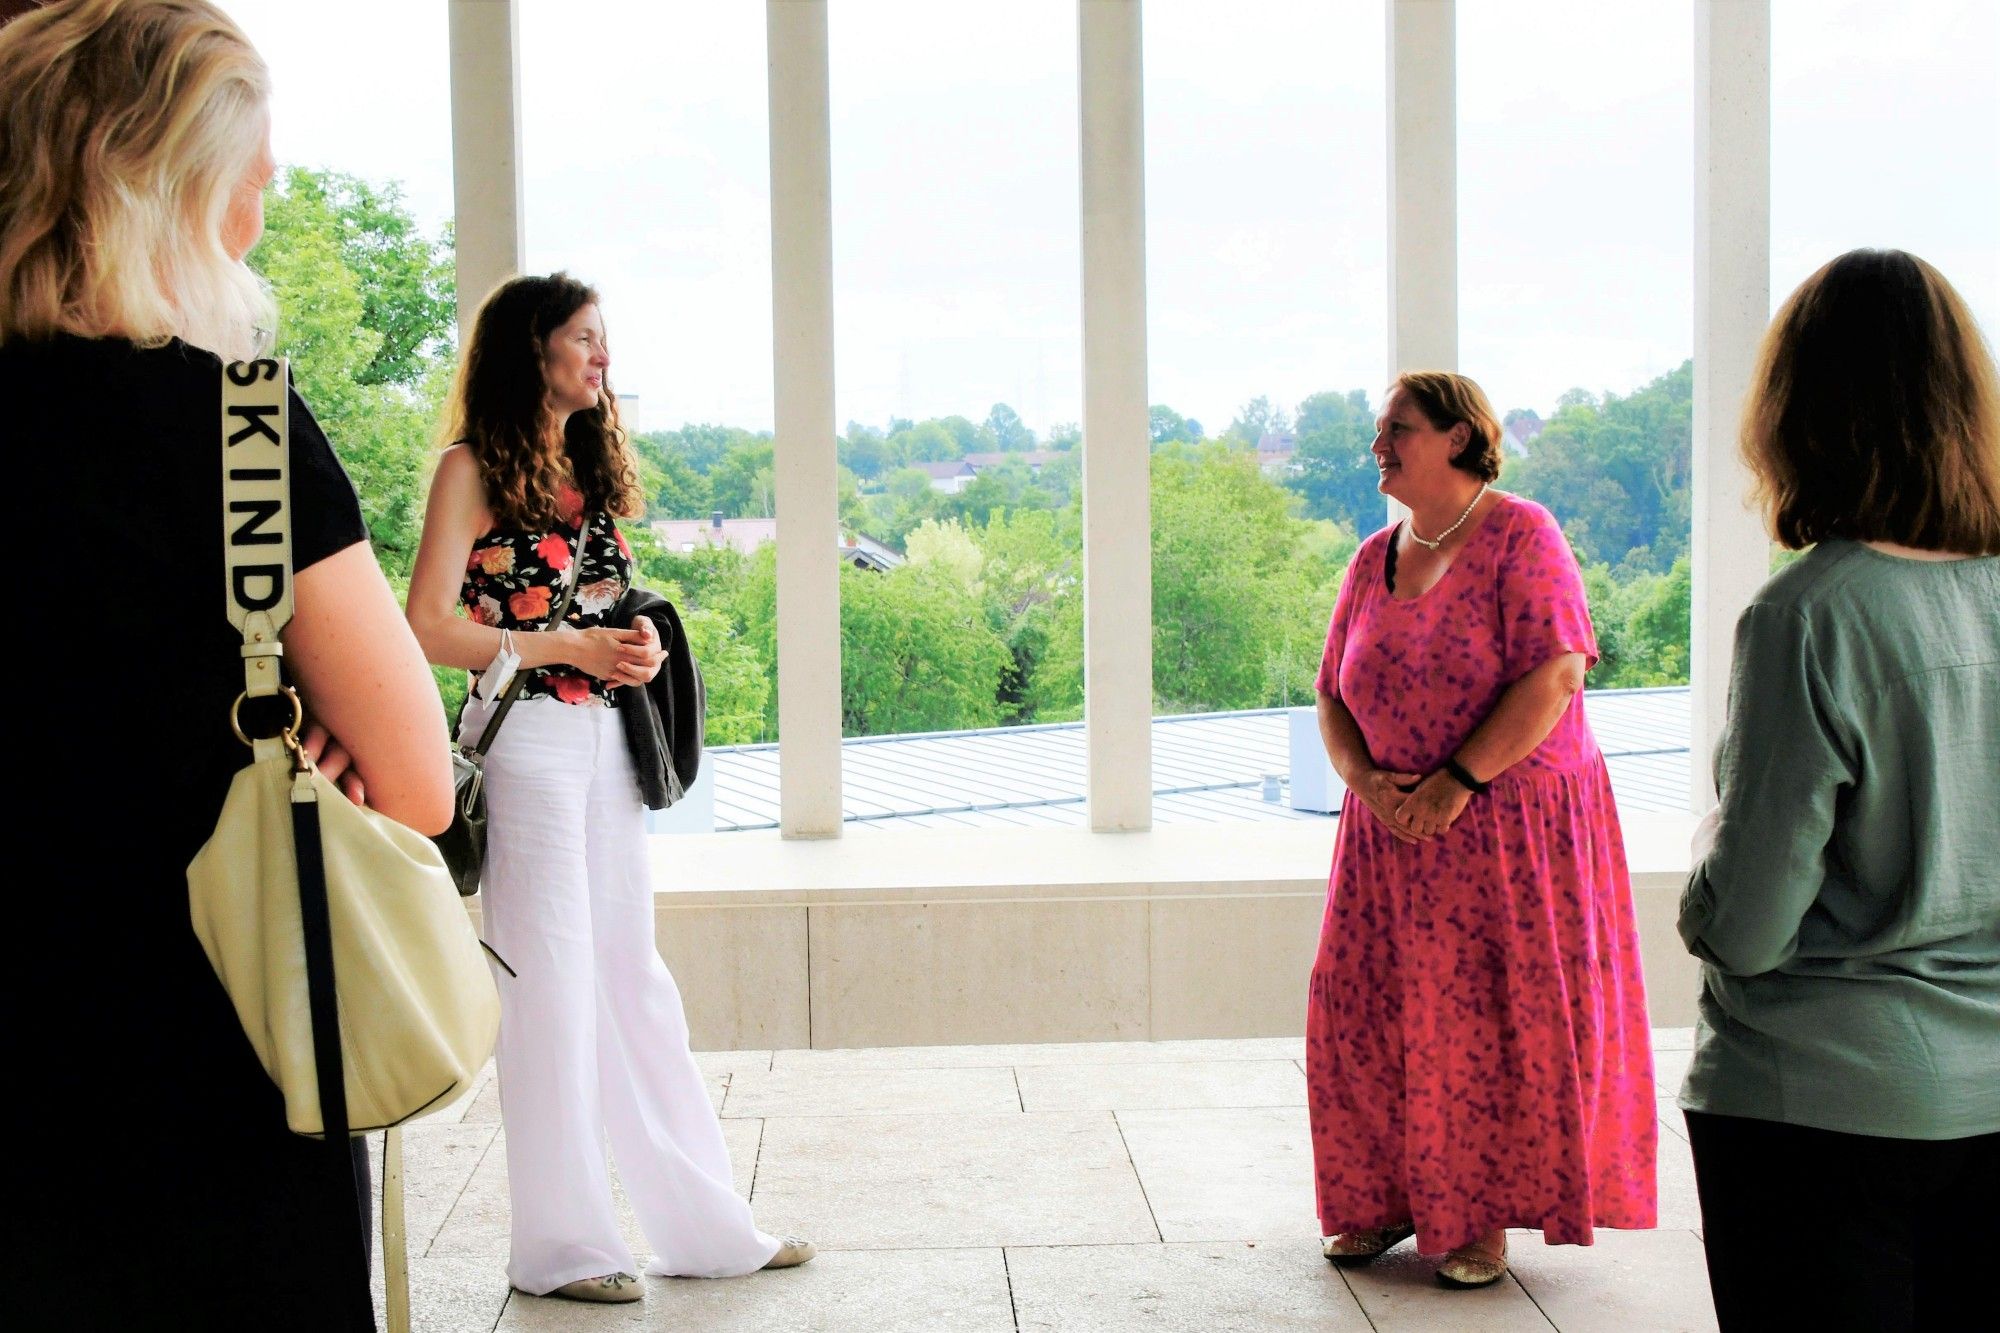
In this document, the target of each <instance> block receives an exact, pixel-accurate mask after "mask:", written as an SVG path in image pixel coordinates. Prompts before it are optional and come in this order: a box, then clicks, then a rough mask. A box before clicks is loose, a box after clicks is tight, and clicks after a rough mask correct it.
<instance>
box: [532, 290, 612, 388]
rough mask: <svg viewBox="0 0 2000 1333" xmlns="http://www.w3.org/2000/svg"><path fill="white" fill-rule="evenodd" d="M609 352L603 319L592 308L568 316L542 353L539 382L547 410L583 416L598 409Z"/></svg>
mask: <svg viewBox="0 0 2000 1333" xmlns="http://www.w3.org/2000/svg"><path fill="white" fill-rule="evenodd" d="M610 368H611V348H610V345H609V344H608V343H606V341H605V339H604V316H603V315H602V314H600V313H599V312H598V309H597V307H596V306H595V305H587V306H584V307H583V308H582V309H580V310H578V311H577V312H576V313H575V314H574V315H571V316H570V317H569V319H568V321H567V322H565V323H564V324H563V325H562V327H560V328H558V329H557V330H556V331H555V332H554V333H551V334H550V335H549V340H548V342H547V344H546V345H544V347H543V349H542V378H543V381H544V382H545V383H546V384H547V386H548V393H549V406H550V407H552V408H554V409H555V410H556V411H557V412H561V413H569V412H585V411H588V410H590V409H591V408H593V407H596V406H597V399H598V395H599V393H601V392H602V391H603V389H604V373H605V371H607V370H609V369H610Z"/></svg>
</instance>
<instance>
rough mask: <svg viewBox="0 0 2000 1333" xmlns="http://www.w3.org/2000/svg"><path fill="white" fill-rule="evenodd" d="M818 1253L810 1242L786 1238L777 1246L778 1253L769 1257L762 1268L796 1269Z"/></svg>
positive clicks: (792, 1237) (795, 1237) (796, 1238)
mask: <svg viewBox="0 0 2000 1333" xmlns="http://www.w3.org/2000/svg"><path fill="white" fill-rule="evenodd" d="M818 1253H819V1251H818V1250H816V1249H814V1248H813V1243H812V1242H811V1241H809V1240H800V1239H799V1238H798V1237H797V1236H787V1237H785V1240H784V1243H783V1244H781V1245H779V1246H778V1252H777V1253H776V1254H774V1255H772V1256H771V1257H770V1259H769V1260H768V1261H767V1262H766V1263H765V1264H764V1267H766V1268H797V1267H798V1266H799V1265H800V1264H802V1263H804V1262H805V1261H806V1260H808V1259H810V1258H812V1257H813V1256H814V1255H815V1254H818Z"/></svg>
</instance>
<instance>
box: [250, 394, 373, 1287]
mask: <svg viewBox="0 0 2000 1333" xmlns="http://www.w3.org/2000/svg"><path fill="white" fill-rule="evenodd" d="M290 385H291V367H290V366H289V365H288V364H287V363H286V362H285V361H284V360H283V359H278V358H266V359H263V360H258V361H251V362H232V363H228V364H225V365H224V366H223V368H222V512H223V552H224V555H223V573H224V582H225V584H226V585H227V586H226V592H227V598H226V605H227V608H228V612H229V619H230V623H231V624H233V625H235V626H236V627H237V628H238V629H239V630H240V631H242V634H243V647H242V655H243V670H244V695H245V697H257V696H267V695H276V694H289V695H290V696H291V700H292V705H293V708H294V710H295V711H294V714H293V725H294V727H296V726H297V724H298V720H299V716H300V715H299V713H298V712H297V711H296V710H297V709H298V706H299V705H298V696H297V695H296V694H295V693H293V692H292V691H291V690H290V689H289V688H288V687H286V685H285V684H284V679H283V670H282V665H281V663H282V658H283V652H284V648H283V644H282V643H281V642H280V641H279V639H278V634H279V632H280V631H282V630H283V629H284V627H285V623H286V622H287V621H288V620H290V619H291V614H292V573H293V571H292V540H291V538H292V487H291V427H290V422H289V420H288V417H289V415H290V414H289V412H288V410H287V409H288V407H289V401H290ZM239 703H240V701H239ZM273 745H274V743H273V742H270V741H257V742H255V744H254V747H253V748H254V749H255V752H256V754H257V757H258V758H259V759H262V758H264V757H266V755H267V754H269V753H271V752H272V747H273ZM293 762H294V765H295V773H294V777H293V781H292V792H291V807H292V852H293V857H294V860H295V862H296V864H297V867H298V882H299V929H300V934H301V936H302V939H303V943H304V946H305V949H304V952H305V964H306V1002H307V1007H308V1008H309V1010H310V1011H311V1015H312V1019H311V1023H312V1043H313V1072H314V1076H315V1080H316V1081H317V1083H318V1085H319V1116H320V1134H321V1137H322V1138H324V1139H325V1140H326V1142H327V1144H328V1146H329V1147H330V1148H331V1149H332V1150H333V1151H336V1152H338V1153H340V1154H341V1155H342V1157H343V1158H344V1159H345V1161H346V1163H347V1169H348V1170H349V1171H351V1172H354V1182H355V1192H356V1197H357V1200H365V1199H366V1198H367V1196H368V1189H367V1183H366V1178H365V1176H364V1175H363V1174H361V1173H362V1170H363V1168H362V1166H361V1162H362V1161H363V1160H365V1159H362V1158H360V1157H358V1156H357V1153H356V1148H355V1145H354V1144H353V1143H352V1142H351V1141H350V1130H351V1127H350V1126H349V1124H348V1120H347V1081H346V1074H345V1071H344V1070H343V1068H342V1063H341V1056H340V1006H339V994H338V991H337V990H336V988H335V985H334V974H333V921H332V915H331V912H330V909H329V907H328V902H327V890H326V857H325V850H324V847H323V845H322V840H321V837H320V823H319V800H318V795H317V792H316V791H315V790H314V788H313V785H312V777H313V772H312V768H311V766H310V764H309V763H308V762H307V761H306V760H305V758H304V755H303V753H302V752H300V751H297V750H294V761H293ZM357 1220H358V1221H359V1222H360V1225H359V1227H357V1229H356V1232H355V1237H356V1240H357V1242H358V1243H357V1246H356V1252H355V1255H354V1258H355V1259H356V1261H357V1262H358V1263H359V1265H360V1268H361V1276H360V1280H359V1283H358V1284H357V1285H356V1287H355V1288H354V1289H355V1290H356V1291H359V1292H363V1293H365V1292H366V1291H367V1281H368V1271H369V1268H370V1266H371V1260H370V1257H369V1240H368V1232H369V1227H368V1223H367V1210H366V1205H365V1203H364V1205H363V1209H362V1214H361V1216H360V1217H359V1218H358V1219H357ZM361 1299H363V1300H364V1301H365V1300H366V1299H367V1298H366V1296H365V1295H364V1296H363V1297H362V1298H361Z"/></svg>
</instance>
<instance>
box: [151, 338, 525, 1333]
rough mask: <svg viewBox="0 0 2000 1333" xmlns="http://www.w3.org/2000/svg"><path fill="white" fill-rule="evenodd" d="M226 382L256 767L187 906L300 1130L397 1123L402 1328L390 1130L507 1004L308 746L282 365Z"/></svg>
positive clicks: (258, 366) (442, 887)
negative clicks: (257, 719) (296, 684)
mask: <svg viewBox="0 0 2000 1333" xmlns="http://www.w3.org/2000/svg"><path fill="white" fill-rule="evenodd" d="M222 381H223V382H222V491H223V521H222V537H223V542H224V559H223V574H224V578H223V582H224V584H225V598H226V604H227V607H228V613H229V619H230V622H231V623H232V624H234V625H235V626H236V627H237V629H238V630H240V631H241V632H242V635H243V647H242V654H243V674H244V686H243V694H242V695H241V696H240V697H239V698H238V699H237V701H236V703H235V705H234V706H232V708H231V709H230V725H231V726H232V727H233V728H234V729H235V731H236V735H237V737H238V739H240V740H242V741H243V742H244V744H246V745H248V746H249V747H250V748H251V752H252V760H251V762H250V764H249V765H248V766H246V767H245V768H243V769H242V770H241V771H239V772H238V773H237V774H236V777H235V779H234V780H233V781H232V782H231V783H230V787H229V794H228V796H227V797H226V798H225V800H224V801H223V806H222V815H221V817H220V818H219V819H218V820H217V821H216V825H215V832H214V834H213V835H211V836H210V838H209V840H208V843H207V844H206V845H205V846H203V848H202V849H201V851H200V852H199V853H197V854H196V856H195V858H194V860H193V861H192V862H190V863H189V865H188V872H187V876H188V908H189V913H190V915H191V916H192V918H193V923H194V931H195V934H196V936H197V937H199V939H200V940H201V945H202V948H203V950H204V951H206V952H207V954H208V961H209V963H210V964H211V965H212V966H213V967H214V968H215V974H216V976H218V977H219V978H221V980H222V985H223V988H224V989H225V990H226V991H228V992H229V998H230V1001H231V1003H232V1004H234V1006H235V1008H236V1016H237V1018H238V1019H239V1020H241V1022H242V1024H243V1031H244V1033H245V1034H246V1035H248V1037H249V1038H250V1045H251V1046H252V1047H253V1048H254V1049H255V1050H256V1052H257V1058H258V1059H259V1060H261V1061H262V1062H263V1065H264V1069H265V1072H266V1073H268V1074H270V1076H271V1078H272V1081H274V1082H275V1083H276V1084H277V1085H278V1088H279V1090H280V1091H281V1092H282V1093H283V1094H284V1099H285V1119H286V1123H287V1124H289V1125H290V1127H291V1128H292V1130H293V1131H294V1132H295V1133H298V1134H304V1135H310V1136H313V1137H321V1138H326V1139H331V1140H337V1141H340V1142H341V1143H342V1144H343V1148H342V1151H345V1147H344V1144H345V1141H346V1140H347V1138H348V1137H349V1136H350V1135H355V1134H365V1133H367V1132H369V1131H370V1130H375V1129H388V1130H389V1133H388V1136H387V1140H386V1142H385V1144H384V1179H383V1218H382V1224H383V1227H382V1229H383V1236H384V1240H385V1244H384V1246H383V1250H384V1264H385V1270H386V1272H385V1276H386V1277H387V1279H388V1284H387V1285H388V1299H389V1320H390V1326H391V1328H392V1329H406V1328H407V1327H408V1322H409V1293H408V1268H407V1263H406V1257H405V1254H404V1250H403V1235H402V1223H403V1218H402V1176H401V1146H402V1145H401V1141H400V1135H399V1134H398V1133H397V1132H396V1130H395V1129H394V1126H397V1125H400V1124H402V1123H403V1122H404V1121H407V1120H411V1119H414V1118H415V1117H417V1116H420V1115H423V1114H424V1113H425V1112H427V1111H434V1110H438V1109H441V1108H443V1107H444V1106H446V1105H449V1104H450V1103H451V1102H452V1101H453V1100H455V1099H456V1098H457V1096H458V1095H459V1094H460V1093H462V1092H464V1091H465V1090H466V1089H467V1088H468V1087H470V1086H471V1084H472V1081H473V1079H474V1077H475V1076H477V1074H478V1073H479V1070H480V1068H481V1067H482V1066H483V1065H484V1064H485V1063H486V1061H487V1058H488V1057H489V1056H491V1055H492V1053H493V1043H494V1040H495V1038H496V1037H497V1036H498V1035H499V1030H500V999H499V995H498V993H497V992H496V991H495V989H494V984H493V977H492V974H491V973H490V972H489V971H488V970H487V964H486V958H485V955H484V953H483V952H482V949H481V946H480V943H479V939H478V937H477V936H476V935H475V934H474V932H473V929H472V922H471V920H470V918H468V917H467V916H466V912H465V907H464V905H463V904H462V903H461V902H460V900H459V896H458V890H457V888H456V887H455V886H454V885H453V883H452V878H451V875H450V874H449V873H448V872H447V871H446V870H445V867H444V861H443V859H442V858H441V857H440V856H439V855H438V850H437V848H436V846H435V845H433V844H432V842H431V840H430V839H429V838H426V837H424V836H423V835H422V834H419V833H416V832H414V831H413V830H411V829H408V828H405V827H404V826H403V825H401V824H399V823H397V822H396V821H395V820H393V819H390V818H388V817H387V816H385V815H381V814H378V813H376V812H375V811H372V810H364V809H362V808H361V807H359V806H356V805H355V804H353V803H352V802H351V801H349V800H348V799H347V798H346V797H345V796H344V795H342V794H341V793H340V792H339V791H338V790H336V789H335V788H334V786H333V784H332V783H330V782H328V781H327V779H326V778H325V777H324V776H323V775H322V774H321V773H320V772H319V771H318V769H317V768H315V767H314V766H313V763H312V761H311V759H310V758H308V757H307V755H306V753H305V751H304V750H303V749H302V748H301V745H300V740H299V737H300V734H301V732H302V730H303V724H304V721H305V717H304V709H303V707H302V706H301V704H300V702H299V697H298V695H297V694H296V693H295V692H294V691H293V690H292V689H291V688H290V687H288V686H286V685H284V684H283V683H282V681H281V678H280V674H279V670H278V664H279V661H280V659H281V658H282V656H283V654H284V645H283V644H282V643H281V642H280V641H279V637H278V636H279V633H280V631H282V630H283V629H284V627H285V624H286V622H287V621H289V620H290V619H291V615H292V548H291V529H292V525H291V483H290V467H289V464H290V448H289V446H290V440H289V434H288V431H287V429H286V408H287V405H288V401H289V400H288V395H287V387H288V382H289V381H288V378H287V373H286V366H285V363H284V362H282V361H277V360H262V361H252V362H249V363H247V364H246V363H242V362H238V363H235V364H232V365H228V366H225V367H224V368H223V372H222ZM259 697H282V698H285V699H287V700H288V701H289V703H290V706H291V707H290V715H289V723H288V725H286V726H285V727H284V728H283V729H282V730H281V731H280V733H279V734H278V735H277V736H274V737H262V738H256V739H253V738H251V737H250V736H248V735H246V734H245V732H244V730H243V727H242V725H241V713H242V708H243V704H244V701H245V700H246V699H251V698H259ZM439 743H440V744H443V738H442V737H440V738H439Z"/></svg>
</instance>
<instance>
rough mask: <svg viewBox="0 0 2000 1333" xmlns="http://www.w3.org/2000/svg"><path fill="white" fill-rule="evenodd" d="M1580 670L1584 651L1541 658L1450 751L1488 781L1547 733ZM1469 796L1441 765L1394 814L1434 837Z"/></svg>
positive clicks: (1462, 810)
mask: <svg viewBox="0 0 2000 1333" xmlns="http://www.w3.org/2000/svg"><path fill="white" fill-rule="evenodd" d="M1583 671H1584V666H1583V654H1582V653H1563V654H1561V655H1560V656H1557V657H1552V658H1550V659H1549V660H1548V661H1546V662H1544V663H1542V664H1541V665H1540V666H1538V667H1536V668H1535V669H1534V670H1533V671H1530V672H1529V673H1528V674H1527V675H1525V676H1523V677H1521V678H1520V679H1519V680H1517V681H1515V682H1514V683H1513V684H1512V685H1509V686H1508V687H1507V689H1506V691H1505V692H1504V693H1502V694H1501V696H1500V702H1499V703H1497V704H1495V705H1493V711H1492V712H1490V713H1488V714H1487V715H1486V720H1485V721H1484V722H1481V723H1480V724H1479V726H1478V727H1476V728H1475V729H1474V730H1473V733H1472V735H1470V736H1468V737H1467V738H1466V741H1465V744H1463V745H1461V746H1459V747H1458V753H1457V754H1455V755H1452V756H1451V757H1452V758H1454V759H1456V760H1458V763H1459V767H1461V768H1463V769H1464V770H1465V771H1466V772H1467V773H1470V774H1471V775H1472V776H1473V777H1475V778H1477V779H1479V780H1480V781H1481V782H1491V781H1492V780H1493V779H1494V778H1496V777H1498V776H1500V774H1502V773H1504V772H1506V771H1507V770H1508V769H1510V768H1512V767H1513V766H1514V765H1516V764H1518V763H1520V762H1521V761H1522V760H1523V759H1526V758H1527V757H1528V756H1529V755H1531V754H1533V753H1534V752H1535V747H1536V746H1538V745H1540V744H1541V743H1542V742H1543V741H1545V740H1547V739H1548V737H1549V733H1550V732H1551V731H1554V730H1555V727H1556V723H1558V722H1560V721H1561V720H1562V715H1563V713H1564V712H1565V711H1567V710H1568V708H1569V701H1570V698H1571V696H1573V695H1574V694H1575V693H1576V692H1577V691H1578V690H1580V689H1582V688H1583ZM1471 799H1472V793H1471V792H1469V791H1467V790H1466V789H1465V788H1464V787H1462V786H1460V785H1459V782H1458V779H1457V778H1454V777H1453V776H1452V775H1451V774H1450V773H1447V772H1446V771H1445V770H1444V769H1442V768H1440V769H1439V770H1438V771H1437V772H1435V773H1433V774H1431V775H1430V776H1429V777H1427V778H1425V779H1424V780H1423V781H1422V782H1421V783H1419V784H1418V785H1417V789H1416V790H1415V791H1413V792H1411V793H1410V795H1409V796H1408V798H1407V799H1405V800H1404V801H1403V802H1402V803H1401V804H1400V805H1398V806H1397V807H1396V818H1397V819H1398V820H1399V821H1401V823H1402V824H1403V825H1404V827H1406V828H1409V829H1412V830H1414V831H1415V832H1416V833H1417V834H1419V835H1420V836H1423V837H1434V836H1436V835H1437V834H1440V833H1442V832H1444V831H1445V830H1446V829H1448V828H1450V827H1451V826H1452V824H1453V822H1454V821H1456V820H1457V819H1458V817H1459V816H1460V815H1461V814H1463V813H1465V807H1466V805H1467V804H1468V803H1469V802H1470V801H1471Z"/></svg>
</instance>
